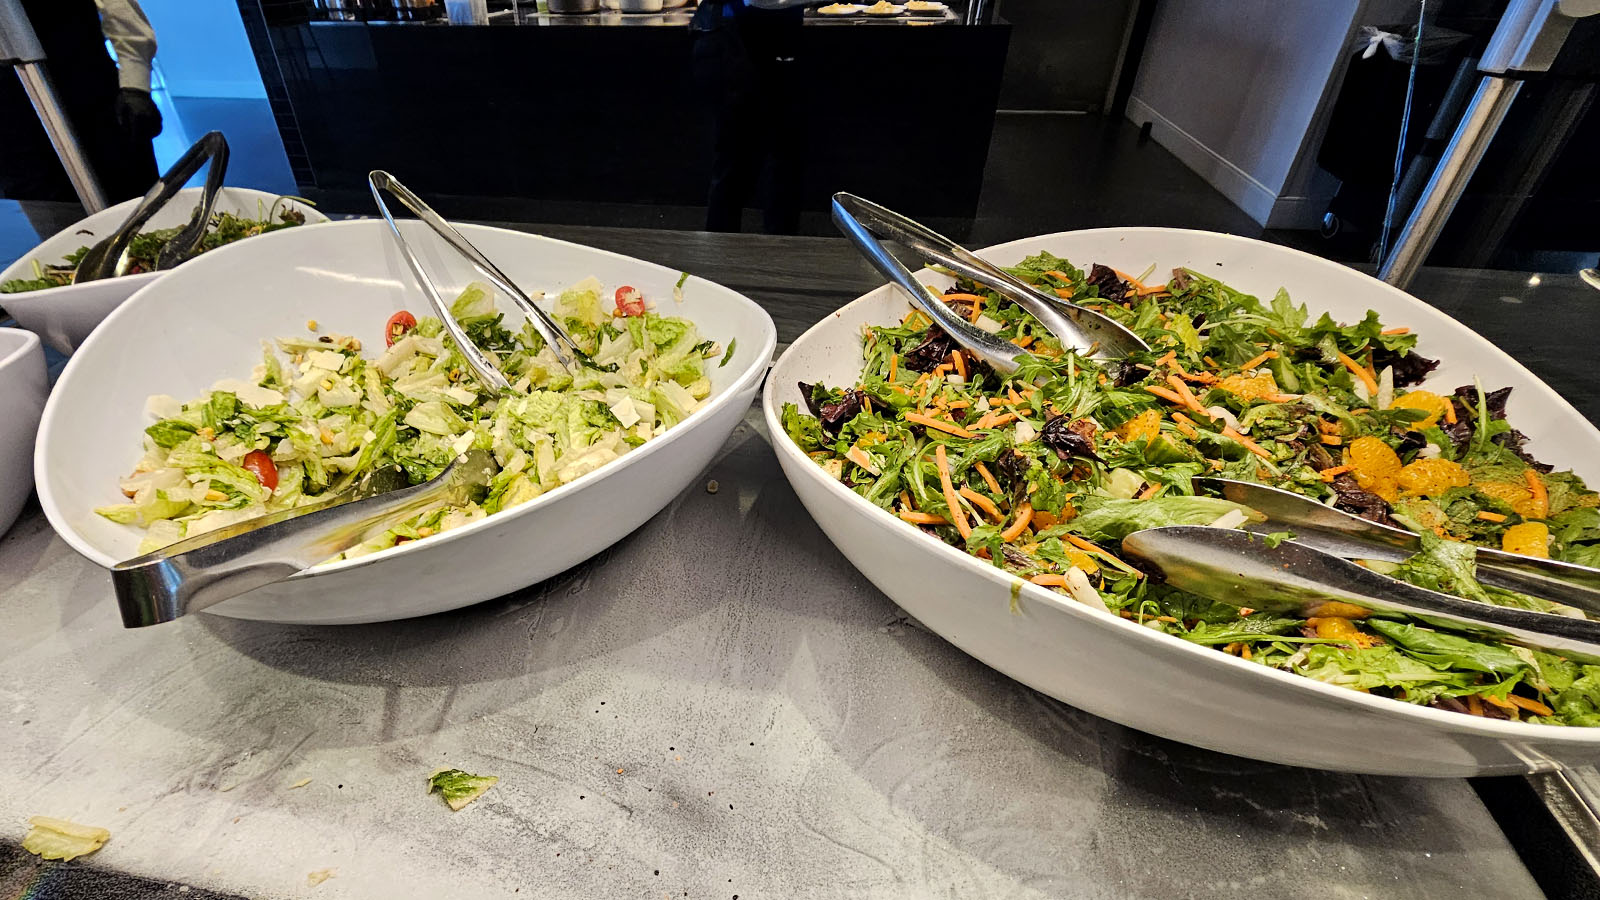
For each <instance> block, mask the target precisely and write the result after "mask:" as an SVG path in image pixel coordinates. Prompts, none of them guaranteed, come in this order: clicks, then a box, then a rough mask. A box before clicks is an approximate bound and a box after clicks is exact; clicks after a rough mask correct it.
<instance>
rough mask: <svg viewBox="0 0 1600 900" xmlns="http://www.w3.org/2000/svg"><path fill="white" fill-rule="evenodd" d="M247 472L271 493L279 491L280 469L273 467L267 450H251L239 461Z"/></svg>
mask: <svg viewBox="0 0 1600 900" xmlns="http://www.w3.org/2000/svg"><path fill="white" fill-rule="evenodd" d="M239 465H240V466H243V467H244V469H245V471H247V472H249V473H250V474H251V475H254V476H255V477H256V480H257V481H259V482H261V486H262V487H264V488H266V489H267V490H269V491H275V490H277V489H278V467H277V466H275V465H273V463H272V457H270V456H268V455H267V451H265V450H251V451H250V452H249V453H246V454H245V455H244V459H242V460H240V461H239Z"/></svg>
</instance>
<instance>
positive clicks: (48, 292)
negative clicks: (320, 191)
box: [0, 184, 333, 301]
mask: <svg viewBox="0 0 1600 900" xmlns="http://www.w3.org/2000/svg"><path fill="white" fill-rule="evenodd" d="M222 187H223V189H224V190H227V191H231V192H237V193H241V194H244V195H246V196H251V195H255V196H256V198H257V199H260V198H263V197H272V198H274V199H284V200H295V201H298V202H299V203H300V205H301V206H303V207H304V211H305V212H306V213H307V217H306V218H307V221H306V224H307V225H326V224H328V223H330V222H332V221H333V220H332V219H330V218H328V214H327V213H325V212H323V211H321V210H319V209H317V208H316V207H315V206H313V205H311V203H310V201H307V200H306V199H305V198H303V197H295V196H291V195H289V194H275V193H273V192H272V191H263V190H259V189H257V188H249V187H241V186H238V185H232V184H225V185H223V186H222ZM183 190H185V191H198V190H200V188H184V189H183ZM130 199H132V200H139V199H141V198H139V197H132V198H130ZM127 202H128V201H127V200H118V201H117V202H116V203H113V204H112V205H111V206H108V207H106V209H110V208H112V206H120V205H122V204H124V203H127ZM100 212H105V210H101V211H100ZM99 214H100V213H98V212H97V213H91V214H89V215H87V216H84V217H83V218H81V219H79V220H78V221H76V222H73V223H72V224H71V225H68V226H67V227H66V228H63V229H61V231H58V232H56V233H55V234H52V235H50V236H49V237H47V238H45V239H44V240H42V241H40V242H39V243H37V244H35V245H34V246H33V247H32V248H31V249H29V250H28V252H27V253H24V254H22V255H21V256H19V257H17V258H16V259H15V260H13V261H12V262H11V263H9V264H8V265H7V266H6V267H5V268H4V269H0V280H5V276H6V275H7V274H8V273H10V272H11V270H12V269H15V268H16V267H17V266H20V265H22V264H23V263H25V262H27V261H28V260H30V259H33V258H35V257H37V256H39V255H40V250H41V249H42V248H43V247H44V245H46V244H48V243H50V242H51V241H53V240H55V239H56V238H58V237H60V236H61V235H62V234H63V233H65V232H68V231H71V230H73V229H75V228H78V227H80V226H82V225H83V223H85V222H87V221H89V220H90V219H92V218H94V217H95V216H97V215H99ZM311 216H316V217H317V219H316V221H311ZM266 236H267V235H262V234H258V235H256V236H255V237H266ZM254 239H255V238H251V240H254ZM236 243H237V242H236ZM218 249H221V248H218ZM212 252H215V251H212ZM168 271H173V270H171V269H169V270H168ZM166 274H167V272H136V273H134V274H132V275H118V276H117V277H116V279H115V281H116V282H117V283H118V284H121V285H123V286H125V287H127V288H129V291H128V293H129V296H130V297H131V296H132V295H133V293H134V292H135V291H137V290H138V289H139V288H142V287H143V286H145V285H146V284H149V283H150V282H152V281H155V280H156V279H157V278H160V277H161V276H163V275H166ZM109 280H112V279H101V281H109ZM101 281H85V282H83V283H81V284H79V283H77V282H73V283H72V284H63V285H58V286H56V287H53V288H44V289H43V290H38V291H26V292H24V293H22V294H20V295H15V296H21V297H24V298H26V299H27V300H29V301H32V300H63V299H70V298H72V297H74V296H76V295H78V294H83V293H87V292H89V291H91V290H99V289H100V288H101V287H103V286H104V285H102V284H101ZM3 296H7V297H10V296H13V295H10V294H6V295H3Z"/></svg>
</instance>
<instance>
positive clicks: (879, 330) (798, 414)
mask: <svg viewBox="0 0 1600 900" xmlns="http://www.w3.org/2000/svg"><path fill="white" fill-rule="evenodd" d="M1012 271H1013V272H1014V273H1015V274H1016V275H1018V276H1019V277H1021V278H1023V279H1025V280H1027V281H1029V282H1030V283H1033V284H1036V285H1038V286H1039V287H1040V288H1042V289H1044V290H1046V291H1050V292H1053V293H1055V294H1057V295H1059V296H1062V297H1068V298H1071V299H1072V300H1073V301H1074V302H1078V303H1081V304H1084V305H1085V306H1088V307H1090V308H1093V309H1097V310H1099V311H1101V312H1104V313H1105V314H1107V315H1109V316H1111V317H1112V318H1114V319H1116V320H1117V321H1119V322H1121V323H1123V324H1124V325H1126V326H1128V327H1129V328H1131V329H1132V330H1133V331H1135V332H1136V333H1137V334H1139V336H1140V337H1142V338H1144V340H1145V341H1146V342H1147V343H1148V344H1149V345H1150V347H1151V348H1152V349H1151V350H1150V352H1148V353H1140V354H1138V355H1135V356H1133V357H1130V358H1128V359H1126V360H1122V361H1111V362H1106V361H1094V360H1089V359H1086V358H1084V357H1081V356H1079V355H1077V354H1076V353H1072V352H1064V351H1063V349H1062V347H1061V344H1060V343H1059V342H1058V341H1057V340H1056V339H1055V338H1054V337H1052V336H1051V335H1050V334H1049V333H1048V332H1047V331H1045V329H1043V328H1042V327H1041V326H1040V325H1039V324H1038V323H1037V322H1036V321H1035V320H1034V319H1033V318H1032V317H1030V316H1029V315H1027V314H1026V313H1025V312H1023V311H1022V310H1021V309H1020V308H1019V307H1017V306H1015V305H1013V304H1011V303H1010V302H1008V301H1002V300H1001V299H1000V298H999V297H998V296H997V295H995V294H993V293H991V292H989V291H986V290H982V289H978V288H975V287H973V286H972V285H958V286H956V287H954V288H952V289H950V290H948V291H946V292H944V294H943V301H944V302H945V303H948V304H949V305H950V306H951V307H952V308H954V309H955V310H957V311H958V312H959V313H961V314H962V315H964V316H965V317H966V318H967V319H968V320H969V321H971V322H973V323H975V324H976V325H977V326H978V327H979V328H982V329H984V330H985V331H988V332H990V333H993V334H995V335H997V336H999V337H1000V338H1002V339H1005V340H1009V341H1011V342H1013V343H1016V344H1018V345H1020V346H1022V347H1023V348H1025V349H1026V350H1028V351H1029V354H1030V355H1029V356H1027V357H1025V361H1024V363H1023V365H1022V367H1021V369H1020V370H1019V371H1018V372H1017V373H1016V375H1014V376H1012V377H1009V378H1007V377H1001V376H1000V375H998V374H996V373H994V372H993V371H992V370H990V369H989V368H988V367H987V366H985V365H983V364H981V363H979V362H977V361H976V360H975V359H974V358H973V357H972V356H970V355H969V354H966V353H964V352H962V351H961V350H960V349H959V348H958V346H957V345H956V344H955V343H954V342H953V341H952V340H951V339H950V337H949V336H948V335H946V334H944V333H943V332H942V331H941V330H940V329H938V328H937V327H934V326H932V325H931V324H930V322H929V320H928V319H927V318H926V317H925V316H923V315H922V314H920V313H917V312H911V313H908V314H907V315H906V316H905V318H904V319H903V320H902V321H901V322H900V323H898V324H895V325H886V326H881V327H872V328H869V329H867V331H866V334H865V335H864V339H863V354H864V358H865V365H864V367H863V371H862V373H861V376H860V378H859V380H858V381H857V382H856V383H855V384H853V385H843V386H823V385H814V386H813V385H802V386H801V390H802V392H803V393H804V394H805V395H806V399H807V405H808V406H809V411H806V410H801V409H799V408H797V407H796V406H795V405H794V404H788V405H786V406H785V408H784V411H783V420H784V425H785V429H786V430H787V431H788V433H789V436H790V438H791V439H792V440H794V441H795V442H796V443H797V444H798V445H799V446H800V447H801V448H802V449H803V450H804V451H806V452H807V453H808V454H809V455H810V456H811V457H812V458H813V459H814V460H815V461H816V462H817V463H818V464H819V465H821V466H822V467H823V468H824V469H826V470H827V471H828V472H829V473H830V474H832V475H833V477H835V478H837V479H839V481H840V482H841V483H843V484H844V485H845V486H847V487H849V488H850V489H851V490H853V491H855V492H856V493H858V494H860V495H861V496H862V497H864V498H866V499H867V500H869V501H871V502H873V503H875V504H877V505H878V506H880V507H882V508H883V509H884V510H885V511H886V513H888V514H892V515H895V516H898V517H899V518H900V519H901V520H903V521H905V522H907V523H910V524H911V525H914V526H916V527H918V528H920V529H921V530H922V531H924V532H925V533H927V534H928V535H929V536H931V537H933V538H936V539H938V540H942V541H944V542H946V543H949V544H952V545H954V546H956V547H959V548H962V549H965V550H966V551H967V552H969V553H971V554H973V555H975V556H978V557H980V558H984V559H987V560H988V561H989V562H990V563H992V564H993V565H994V566H996V567H998V568H1000V569H1002V570H1004V571H1006V572H1009V573H1011V574H1013V575H1015V576H1017V577H1018V578H1022V579H1027V580H1029V581H1031V582H1033V583H1034V584H1037V585H1040V586H1043V587H1045V588H1048V589H1052V590H1055V591H1058V592H1061V593H1064V594H1067V595H1069V596H1071V597H1074V598H1076V599H1078V600H1079V601H1081V602H1085V603H1088V604H1090V605H1093V606H1096V607H1100V608H1104V609H1106V610H1108V611H1110V612H1112V613H1114V614H1116V615H1119V616H1122V617H1124V618H1127V619H1131V620H1133V621H1135V622H1138V623H1140V624H1142V625H1145V626H1147V627H1150V628H1153V629H1156V630H1159V631H1162V632H1165V633H1167V634H1170V635H1173V636H1175V637H1178V638H1182V639H1184V640H1189V641H1193V642H1195V643H1198V644H1202V645H1205V646H1210V647H1214V648H1216V649H1217V650H1219V651H1221V652H1225V653H1230V654H1233V655H1235V656H1238V657H1240V658H1242V659H1245V660H1248V661H1250V662H1254V663H1257V664H1259V665H1263V666H1268V667H1271V668H1275V669H1281V670H1284V671H1288V672H1294V673H1298V674H1301V675H1304V676H1307V677H1310V678H1316V679H1318V680H1321V681H1325V682H1328V683H1331V684H1337V685H1342V686H1345V687H1349V688H1352V689H1356V690H1361V691H1365V692H1370V693H1373V694H1378V695H1381V696H1387V697H1392V698H1394V699H1397V700H1404V701H1406V702H1409V703H1415V704H1423V705H1428V706H1432V707H1436V708H1440V709H1447V710H1453V711H1457V712H1466V713H1471V714H1474V715H1481V716H1487V717H1490V718H1501V719H1514V720H1521V721H1534V722H1543V723H1550V724H1565V725H1584V726H1595V725H1600V667H1596V666H1585V665H1579V664H1576V663H1573V662H1571V661H1569V660H1566V659H1563V658H1559V657H1557V656H1555V655H1552V654H1549V653H1544V652H1539V651H1530V650H1526V649H1523V648H1519V647H1512V646H1507V645H1501V644H1497V643H1493V642H1491V641H1486V640H1479V639H1474V638H1467V637H1462V636H1458V635H1454V634H1447V633H1444V632H1440V631H1435V630H1432V629H1430V628H1428V627H1426V626H1424V625H1420V624H1418V625H1411V624H1402V623H1398V622H1391V621H1380V620H1377V619H1369V618H1366V617H1365V613H1366V611H1365V610H1362V609H1360V608H1358V607H1354V606H1351V605H1349V604H1340V603H1328V604H1326V605H1325V606H1324V607H1323V608H1322V609H1319V610H1318V611H1317V614H1316V615H1315V616H1312V617H1309V618H1304V619H1301V618H1290V617H1286V616H1280V615H1273V614H1268V613H1264V612H1250V611H1247V610H1239V609H1236V608H1232V607H1228V606H1226V605H1222V604H1213V603H1211V602H1209V601H1206V600H1203V599H1201V598H1199V597H1196V596H1194V595H1191V594H1187V593H1184V592H1181V591H1178V590H1176V589H1174V588H1170V587H1167V586H1164V585H1158V584H1152V583H1150V581H1149V580H1148V579H1146V578H1145V577H1143V576H1142V575H1141V573H1139V572H1138V571H1137V570H1135V569H1134V568H1133V567H1132V566H1129V565H1127V564H1126V563H1125V562H1124V561H1123V560H1122V559H1120V558H1119V557H1118V556H1117V550H1118V549H1119V545H1118V543H1117V542H1118V541H1119V540H1120V539H1121V538H1122V537H1123V536H1125V535H1126V534H1128V533H1130V532H1132V531H1135V530H1138V529H1141V528H1148V527H1152V526H1157V525H1173V524H1189V525H1224V526H1233V527H1237V526H1239V525H1242V524H1244V523H1245V522H1246V521H1247V520H1248V519H1249V518H1250V517H1251V516H1252V511H1249V510H1246V509H1244V508H1242V507H1238V506H1236V505H1234V504H1231V503H1227V502H1225V501H1222V500H1217V499H1212V498H1207V497H1196V496H1194V493H1195V492H1194V489H1193V485H1192V482H1191V479H1192V478H1194V477H1196V476H1200V475H1211V476H1217V477H1222V478H1233V479H1241V480H1245V481H1256V482H1261V483H1265V484H1270V485H1273V486H1276V487H1281V488H1287V489H1289V490H1293V491H1296V492H1299V493H1301V494H1305V495H1307V496H1310V497H1314V498H1316V499H1318V500H1321V501H1323V502H1326V503H1330V504H1333V505H1335V506H1336V507H1338V508H1340V509H1343V510H1347V511H1350V512H1354V513H1357V514H1359V515H1362V516H1364V517H1366V518H1369V519H1372V520H1374V521H1378V522H1383V523H1386V524H1398V525H1402V526H1404V527H1407V528H1410V529H1411V530H1412V531H1415V532H1417V533H1418V534H1419V535H1420V536H1421V540H1422V552H1420V553H1419V554H1417V555H1416V556H1415V557H1413V558H1412V559H1410V560H1409V561H1407V562H1405V563H1403V564H1400V565H1398V566H1395V565H1392V564H1383V563H1377V562H1371V563H1369V565H1370V566H1371V567H1372V568H1374V569H1381V570H1382V571H1384V572H1386V573H1388V574H1390V575H1392V576H1394V577H1397V578H1401V579H1404V580H1406V581H1409V582H1411V583H1414V584H1418V585H1421V586H1423V587H1427V588H1432V589H1434V590H1443V591H1448V592H1450V593H1453V594H1456V595H1458V596H1462V597H1466V598H1469V599H1473V600H1477V601H1480V602H1485V603H1496V604H1504V605H1512V606H1520V607H1524V608H1531V609H1536V610H1541V611H1553V612H1562V613H1566V614H1579V613H1577V611H1576V610H1572V609H1570V608H1566V607H1560V606H1558V605H1557V604H1554V603H1551V602H1548V601H1545V600H1542V599H1537V598H1534V597H1529V596H1525V595H1522V594H1516V593H1512V592H1509V591H1503V590H1499V589H1496V588H1493V587H1487V586H1485V585H1483V584H1481V583H1480V582H1479V581H1478V580H1477V578H1476V566H1475V558H1474V546H1486V547H1494V548H1503V549H1506V550H1509V551H1511V552H1516V553H1524V554H1528V555H1532V556H1548V557H1551V558H1556V559H1563V560H1568V561H1571V562H1576V563H1581V564H1585V565H1596V564H1600V509H1597V504H1600V495H1597V494H1596V493H1595V492H1594V491H1591V490H1590V489H1589V488H1588V487H1587V486H1585V485H1584V483H1583V481H1582V480H1581V479H1579V478H1578V477H1577V476H1576V475H1574V474H1573V473H1571V472H1564V471H1552V469H1551V467H1550V466H1547V465H1543V464H1541V463H1539V462H1538V461H1537V460H1535V459H1534V458H1533V457H1531V456H1530V455H1529V454H1528V452H1527V451H1526V449H1525V448H1524V441H1525V439H1524V436H1523V435H1522V434H1521V433H1520V432H1518V431H1517V430H1515V429H1514V428H1513V427H1512V426H1511V424H1510V423H1509V422H1507V421H1506V418H1505V408H1506V398H1507V395H1508V393H1509V390H1510V389H1509V388H1501V389H1499V390H1485V389H1483V388H1482V387H1480V386H1478V385H1465V386H1462V387H1459V388H1457V389H1455V390H1454V391H1451V392H1448V393H1441V392H1439V391H1437V390H1431V389H1428V388H1424V387H1420V386H1419V385H1420V384H1421V382H1422V381H1423V379H1424V378H1425V377H1426V376H1427V375H1428V373H1429V372H1430V371H1431V370H1432V369H1434V368H1435V366H1437V362H1436V361H1434V360H1431V359H1427V358H1426V357H1423V356H1422V355H1420V354H1418V353H1417V352H1415V350H1414V347H1415V344H1416V340H1417V338H1416V335H1414V334H1411V333H1410V331H1409V330H1408V329H1407V328H1405V327H1387V326H1386V325H1385V323H1382V322H1380V321H1379V319H1378V316H1377V314H1376V313H1373V312H1369V313H1367V315H1366V317H1365V318H1364V319H1362V320H1361V321H1359V322H1356V323H1353V324H1344V323H1338V322H1335V321H1334V320H1333V319H1332V317H1330V316H1328V315H1326V314H1324V315H1322V316H1320V317H1312V316H1310V315H1308V313H1307V311H1306V309H1305V307H1303V306H1296V305H1295V304H1294V303H1293V302H1292V301H1291V300H1290V298H1289V296H1288V294H1287V293H1285V292H1283V291H1279V292H1278V294H1277V296H1276V297H1274V298H1273V299H1272V301H1271V302H1270V303H1262V302H1261V301H1259V300H1258V299H1256V298H1254V297H1250V296H1247V295H1245V294H1242V293H1240V292H1239V291H1237V290H1234V289H1233V288H1230V287H1228V286H1227V285H1226V284H1223V283H1222V282H1220V281H1217V280H1215V279H1212V278H1208V277H1206V276H1204V275H1202V274H1200V273H1198V272H1194V271H1191V270H1178V271H1176V272H1174V273H1173V277H1172V279H1171V281H1170V282H1168V283H1167V284H1164V285H1160V284H1152V285H1147V284H1144V283H1142V281H1143V279H1142V278H1140V279H1135V278H1131V277H1129V276H1127V275H1124V274H1122V273H1120V272H1117V271H1115V270H1113V269H1110V268H1108V267H1106V266H1103V265H1094V266H1093V267H1091V268H1090V269H1089V270H1088V271H1087V272H1084V271H1081V270H1079V269H1077V268H1075V267H1073V266H1072V265H1071V264H1070V263H1068V262H1067V261H1066V260H1064V259H1060V258H1057V257H1054V256H1051V255H1049V254H1040V255H1038V256H1034V257H1030V258H1028V259H1027V260H1025V261H1023V263H1022V264H1021V265H1019V266H1018V267H1016V268H1015V269H1013V270H1012ZM1277 537H1278V539H1282V538H1286V537H1288V535H1278V536H1277ZM1580 615H1581V614H1580Z"/></svg>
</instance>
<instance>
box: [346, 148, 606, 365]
mask: <svg viewBox="0 0 1600 900" xmlns="http://www.w3.org/2000/svg"><path fill="white" fill-rule="evenodd" d="M367 183H368V184H369V185H371V187H372V199H373V200H374V201H376V202H377V204H378V211H379V212H381V213H383V219H384V221H385V222H388V223H389V230H390V231H392V232H394V239H395V243H397V244H399V246H400V255H401V256H404V257H405V260H406V265H407V266H409V267H410V268H411V274H412V275H414V276H416V279H417V284H418V285H419V286H421V288H422V292H423V293H424V294H426V295H427V297H428V302H429V303H431V304H432V305H433V311H434V314H435V315H437V316H438V317H439V319H440V321H442V322H444V327H445V329H446V330H447V331H449V332H450V336H451V337H452V338H454V339H455V342H456V345H457V346H458V347H460V348H461V352H462V354H463V355H465V356H466V358H467V363H468V364H469V365H471V366H472V370H473V371H474V372H475V373H477V376H478V380H479V381H480V382H481V383H482V384H484V385H485V386H486V387H489V388H491V389H493V390H496V391H503V390H506V389H507V388H509V387H510V386H511V382H510V381H508V380H506V377H505V376H504V375H503V374H501V373H500V369H499V367H498V366H496V365H495V364H494V362H493V361H492V360H490V358H489V356H488V354H486V353H484V352H483V350H482V349H481V348H479V347H478V346H477V345H476V344H474V343H473V342H472V339H471V338H469V337H467V333H466V331H465V330H463V329H462V328H461V326H460V325H459V324H457V323H456V320H455V317H454V316H452V315H450V304H449V303H447V302H446V301H445V299H444V297H443V296H442V295H440V293H439V289H438V288H437V287H435V286H434V284H433V280H432V279H431V278H429V277H428V273H427V271H426V270H424V269H423V267H422V261H421V260H420V259H418V258H417V255H416V253H414V252H412V250H411V245H410V244H408V243H406V236H405V235H404V234H402V233H401V232H400V226H399V224H398V223H396V222H395V220H394V216H393V215H392V214H391V213H390V212H389V206H388V204H386V203H384V202H383V192H384V191H388V192H389V193H391V194H393V195H394V197H395V199H396V200H399V201H400V203H401V204H402V205H404V206H405V207H406V208H407V209H409V210H411V211H412V212H414V213H416V214H417V218H418V219H420V220H422V222H424V223H425V224H426V225H427V226H428V227H429V228H432V229H433V230H434V233H436V234H438V235H439V237H441V238H444V241H445V243H446V244H449V245H450V246H451V247H453V248H454V249H455V250H456V251H458V252H459V253H460V254H461V255H462V256H464V257H466V258H467V261H468V262H470V263H472V267H473V268H475V269H477V270H478V272H479V274H481V275H483V277H485V278H487V279H489V281H490V282H492V283H493V284H494V286H495V287H497V288H499V289H500V290H502V291H504V292H505V293H506V295H507V296H509V297H510V298H511V302H512V303H514V304H516V306H517V309H519V310H520V311H521V312H522V314H523V315H524V316H525V317H526V318H527V320H528V321H529V322H531V323H532V324H533V327H534V330H535V331H538V332H539V336H540V337H543V338H544V339H545V342H546V343H548V344H549V345H550V349H551V350H552V351H553V352H554V353H555V356H556V360H557V361H558V362H560V363H561V367H562V368H564V369H566V370H567V372H568V373H573V372H575V370H576V368H577V365H578V361H579V360H582V359H584V358H585V357H584V353H583V350H581V349H580V348H579V347H578V345H577V343H576V342H575V341H573V339H572V336H571V335H569V334H567V332H566V329H564V328H562V327H561V325H560V323H558V322H557V321H556V320H555V319H554V318H552V317H551V316H550V314H549V313H547V312H545V311H544V310H542V309H540V308H539V307H538V306H537V305H536V304H534V302H533V300H531V299H529V297H528V295H527V294H525V293H523V291H522V289H521V288H519V287H517V285H516V284H515V283H514V282H513V281H512V280H511V279H510V277H508V276H507V275H506V274H505V273H504V272H502V271H500V269H499V268H498V267H497V266H495V264H494V263H492V262H490V261H489V257H487V256H484V255H483V253H482V252H480V251H479V250H478V248H477V247H474V246H473V245H472V242H471V241H468V240H467V239H466V238H465V237H462V235H461V232H459V231H457V230H455V228H453V227H451V225H450V223H449V222H446V221H445V220H444V217H442V216H440V215H439V214H438V213H436V212H434V211H433V208H432V207H430V206H428V204H426V203H424V202H422V198H420V197H418V196H417V195H416V194H414V193H412V192H411V189H410V188H408V187H406V186H405V185H403V184H401V183H400V182H399V180H398V179H396V178H395V177H394V176H393V175H390V174H389V173H388V172H385V171H383V170H382V169H373V170H372V171H371V172H370V173H368V175H367Z"/></svg>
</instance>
